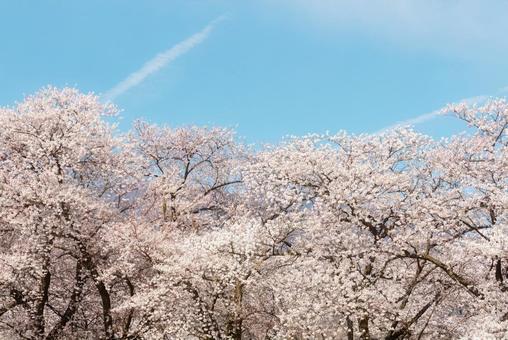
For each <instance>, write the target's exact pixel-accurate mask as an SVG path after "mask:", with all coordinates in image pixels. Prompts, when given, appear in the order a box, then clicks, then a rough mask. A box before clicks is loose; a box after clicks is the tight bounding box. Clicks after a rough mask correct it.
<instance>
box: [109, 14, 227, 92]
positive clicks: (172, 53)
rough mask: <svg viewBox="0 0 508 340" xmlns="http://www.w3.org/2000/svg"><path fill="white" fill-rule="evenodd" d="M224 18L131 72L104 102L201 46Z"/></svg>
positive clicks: (213, 22) (214, 21) (219, 18)
mask: <svg viewBox="0 0 508 340" xmlns="http://www.w3.org/2000/svg"><path fill="white" fill-rule="evenodd" d="M224 19H225V16H220V17H218V18H217V19H215V20H213V21H211V22H210V23H209V24H208V25H207V26H206V27H205V28H203V29H202V30H201V31H199V32H197V33H195V34H193V35H191V36H190V37H188V38H187V39H185V40H183V41H181V42H179V43H178V44H176V45H174V46H173V47H171V48H169V49H167V50H165V51H163V52H161V53H159V54H157V55H156V56H155V57H154V58H152V59H150V60H149V61H147V62H146V63H145V64H144V65H143V66H142V67H141V68H140V69H139V70H137V71H134V72H132V73H131V74H129V76H127V78H125V79H124V80H122V81H121V82H119V83H118V84H116V85H115V86H114V87H112V88H111V89H110V90H108V91H107V92H106V93H104V94H103V98H104V99H105V100H113V99H114V98H116V97H118V96H120V95H122V94H123V93H125V92H126V91H127V90H129V89H130V88H132V87H134V86H136V85H139V84H140V83H141V82H143V81H144V80H145V79H146V77H148V76H149V75H151V74H153V73H155V72H157V71H159V70H160V69H161V68H163V67H164V66H166V65H168V64H169V63H171V62H173V61H174V60H175V59H177V58H178V57H180V56H181V55H183V54H185V53H187V52H188V51H190V50H191V49H193V48H194V47H196V46H197V45H199V44H201V43H202V42H203V41H205V40H206V38H207V37H208V36H209V35H210V32H211V31H212V30H213V28H214V27H215V25H217V24H218V23H219V22H220V21H222V20H224Z"/></svg>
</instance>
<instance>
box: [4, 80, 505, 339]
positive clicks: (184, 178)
mask: <svg viewBox="0 0 508 340" xmlns="http://www.w3.org/2000/svg"><path fill="white" fill-rule="evenodd" d="M115 112H116V110H115V108H114V107H111V106H110V105H104V104H101V103H100V101H99V100H98V98H97V97H95V96H93V95H84V94H81V93H79V92H78V91H76V90H73V89H63V90H58V89H55V88H46V89H43V90H41V91H40V92H39V93H37V94H36V95H35V96H32V97H28V98H27V99H26V100H25V101H24V102H22V103H21V104H19V105H17V106H16V107H15V108H5V109H2V110H1V114H0V120H1V126H2V128H1V129H0V207H1V209H0V232H1V233H2V237H1V238H0V266H1V275H0V292H1V294H0V334H1V335H2V336H3V337H5V338H13V339H17V338H20V339H23V338H28V339H58V338H60V339H64V338H65V339H67V338H79V339H97V338H103V339H295V340H296V339H348V340H349V339H386V340H395V339H438V338H443V339H504V338H506V336H508V307H507V306H508V299H507V296H508V295H507V286H506V282H507V281H508V272H507V271H508V269H507V268H508V248H507V244H508V243H507V241H508V239H507V236H508V229H507V228H508V224H507V221H508V214H507V211H508V210H507V208H508V151H507V150H508V149H507V146H508V134H507V129H508V103H507V102H506V101H505V100H503V99H492V100H490V101H488V102H486V103H485V104H483V105H479V106H477V105H467V104H456V105H450V106H448V107H446V108H445V109H444V110H443V113H447V114H452V115H454V116H456V117H457V118H458V119H460V120H462V121H464V122H465V123H467V124H468V125H469V126H470V127H469V129H468V130H466V132H465V133H464V134H460V135H457V136H453V137H450V138H448V139H443V140H434V139H432V138H430V137H428V136H425V135H422V134H419V133H417V132H415V131H413V130H411V129H410V128H399V129H396V130H392V131H388V132H385V133H383V134H377V135H349V134H347V133H338V134H336V135H309V136H305V137H301V138H290V139H288V140H286V141H284V142H283V143H281V144H279V145H275V146H267V147H265V148H261V149H257V150H256V149H250V148H248V147H246V146H244V145H242V144H241V143H239V142H238V141H237V140H236V138H235V136H234V133H233V132H232V131H231V130H228V129H221V128H200V127H184V128H169V127H158V126H156V125H151V124H148V123H146V122H136V123H135V124H134V126H133V128H132V130H131V131H130V132H128V133H127V134H125V135H121V134H119V133H118V132H115V130H114V127H113V126H111V125H109V124H107V123H106V120H105V117H104V116H108V115H114V114H115Z"/></svg>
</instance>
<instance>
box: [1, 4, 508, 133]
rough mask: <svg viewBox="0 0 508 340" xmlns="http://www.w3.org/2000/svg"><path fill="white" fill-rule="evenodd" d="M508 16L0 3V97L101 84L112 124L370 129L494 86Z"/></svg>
mask: <svg viewBox="0 0 508 340" xmlns="http://www.w3.org/2000/svg"><path fill="white" fill-rule="evenodd" d="M507 13H508V2H506V1H502V0H499V1H498V0H492V1H488V5H487V2H485V1H469V0H464V1H452V0H447V1H444V0H443V1H433V0H425V1H424V0H421V1H409V0H408V1H406V0H404V1H403V0H392V1H388V0H386V1H380V0H370V1H366V0H365V1H363V0H335V1H331V0H330V1H326V0H323V1H320V0H312V1H310V0H309V1H300V0H272V1H268V0H258V1H238V0H230V1H226V0H216V1H212V0H210V1H206V0H199V1H198V0H185V1H162V0H161V1H156V0H144V1H139V0H138V1H134V0H130V1H129V0H86V1H85V0H83V1H71V0H69V1H64V0H59V1H57V0H38V1H35V0H33V1H28V0H16V1H10V0H0V41H1V43H2V45H1V48H0V105H2V106H7V105H13V104H14V103H15V102H16V101H20V100H22V98H23V97H24V96H25V95H28V94H31V93H33V92H35V91H36V90H37V89H39V88H41V87H42V86H45V85H48V84H51V85H55V86H58V87H62V86H75V87H77V88H79V89H80V90H82V91H85V92H89V91H93V92H95V93H97V94H100V95H102V96H103V98H106V97H107V96H108V95H110V94H111V93H113V92H114V93H115V94H114V96H113V97H114V98H111V100H113V101H114V102H115V103H116V104H117V105H118V106H119V107H120V108H121V109H122V110H123V112H122V117H123V118H122V123H121V128H122V129H127V128H128V127H129V125H130V123H131V122H132V120H134V119H136V118H145V119H147V120H149V121H151V122H155V123H164V124H167V125H171V126H181V125H190V124H198V125H221V126H227V127H233V128H236V130H237V131H238V134H239V135H240V136H243V137H245V138H246V140H247V141H248V142H276V141H278V140H280V139H281V138H282V137H283V136H285V135H303V134H306V133H313V132H317V133H322V132H325V131H330V132H336V131H338V130H347V131H350V132H353V133H364V132H365V133H370V132H376V131H379V130H381V129H383V128H385V127H387V126H391V125H393V124H396V123H398V122H401V121H406V120H410V119H413V118H415V117H418V116H420V115H422V114H426V113H428V112H432V111H434V110H436V109H439V108H440V107H442V106H443V105H445V104H446V103H448V102H455V101H459V100H461V99H465V98H471V97H476V96H484V95H493V96H495V95H504V94H506V91H507V90H506V87H507V86H508V39H506V37H505V35H506V32H508V20H506V14H507ZM218 18H221V19H220V20H217V19H218ZM214 20H215V21H214ZM207 25H211V26H208V28H206V27H207ZM203 30H205V31H203ZM200 32H201V35H197V36H196V34H200ZM191 38H192V39H194V40H192V39H191ZM189 39H191V40H189ZM181 42H186V44H187V45H185V44H184V45H177V44H179V43H181ZM175 45H176V46H177V47H175ZM172 48H173V49H172ZM168 51H169V52H168ZM164 52H167V53H166V54H165V55H163V54H161V53H164ZM157 55H159V58H158V59H157V60H155V61H154V62H153V63H151V64H150V60H152V61H153V58H154V57H156V56H157ZM147 62H149V64H148V65H147V64H146V63H147ZM154 63H155V64H154ZM143 65H145V66H146V67H145V69H144V71H143ZM140 70H141V71H140ZM146 70H148V72H145V71H146ZM136 72H138V73H136ZM140 72H141V73H143V74H142V75H141V76H140ZM129 76H131V78H136V77H137V80H136V81H134V83H135V84H134V85H132V83H133V82H132V81H131V80H132V79H131V80H128V81H127V83H128V86H123V85H125V82H124V83H122V82H123V81H125V79H126V78H128V77H129ZM139 78H141V80H140V79H139ZM122 84H123V85H122ZM120 85H122V86H120ZM125 87H127V88H125ZM114 89H117V90H118V89H120V90H118V91H116V90H114ZM115 91H116V92H115ZM417 128H418V129H420V130H422V131H424V132H426V133H430V134H432V135H436V136H441V135H446V134H449V133H451V132H453V131H454V129H455V125H454V123H453V121H452V120H450V119H449V118H437V119H432V120H429V121H427V122H424V123H422V124H419V125H418V126H417Z"/></svg>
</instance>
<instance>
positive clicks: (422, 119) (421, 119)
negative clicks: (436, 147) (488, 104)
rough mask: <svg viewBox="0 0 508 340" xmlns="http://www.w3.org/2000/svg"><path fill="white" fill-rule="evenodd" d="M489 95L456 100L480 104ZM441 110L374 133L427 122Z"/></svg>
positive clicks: (500, 90) (499, 92)
mask: <svg viewBox="0 0 508 340" xmlns="http://www.w3.org/2000/svg"><path fill="white" fill-rule="evenodd" d="M507 92H508V86H506V87H503V88H501V89H499V90H498V91H497V92H496V95H501V94H504V93H507ZM490 97H491V96H486V95H482V96H474V97H469V98H464V99H461V100H459V101H458V102H460V103H467V104H480V103H482V102H484V101H486V100H487V99H489V98H490ZM441 112H442V111H441V110H435V111H432V112H428V113H424V114H422V115H419V116H416V117H414V118H410V119H407V120H403V121H400V122H397V123H395V124H392V125H390V126H388V127H385V128H383V129H381V130H379V131H377V132H375V134H382V133H384V132H388V131H390V130H393V129H396V128H398V127H404V126H416V125H419V124H422V123H425V122H428V121H430V120H432V119H434V118H436V117H438V116H439V115H441Z"/></svg>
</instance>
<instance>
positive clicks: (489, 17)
mask: <svg viewBox="0 0 508 340" xmlns="http://www.w3.org/2000/svg"><path fill="white" fill-rule="evenodd" d="M277 4H279V5H282V6H283V7H284V8H286V9H290V10H294V11H296V12H297V13H298V14H299V16H300V17H306V18H308V19H309V21H308V22H310V23H313V24H315V25H317V26H320V27H326V28H328V29H334V30H340V31H344V32H358V33H360V34H365V35H368V36H372V37H373V38H375V39H378V40H380V41H386V42H390V43H396V44H399V45H401V46H402V47H404V48H409V49H423V50H429V49H430V50H433V51H434V52H438V53H442V54H450V53H451V54H454V55H460V56H463V57H464V58H471V57H474V58H478V57H481V58H482V59H485V58H487V59H497V60H501V59H502V58H504V57H506V56H507V55H508V40H506V38H505V37H504V35H505V32H507V31H508V20H506V18H505V16H506V13H508V2H507V1H503V0H492V1H481V0H461V1H455V0H454V1H452V0H410V1H408V0H312V1H308V0H279V1H278V2H277ZM501 52H502V53H501ZM500 53H501V54H503V55H500Z"/></svg>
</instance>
